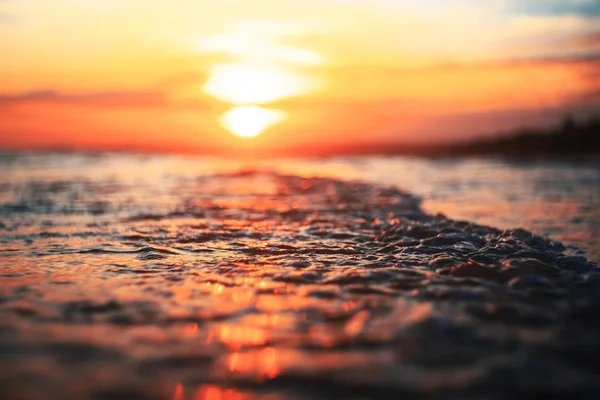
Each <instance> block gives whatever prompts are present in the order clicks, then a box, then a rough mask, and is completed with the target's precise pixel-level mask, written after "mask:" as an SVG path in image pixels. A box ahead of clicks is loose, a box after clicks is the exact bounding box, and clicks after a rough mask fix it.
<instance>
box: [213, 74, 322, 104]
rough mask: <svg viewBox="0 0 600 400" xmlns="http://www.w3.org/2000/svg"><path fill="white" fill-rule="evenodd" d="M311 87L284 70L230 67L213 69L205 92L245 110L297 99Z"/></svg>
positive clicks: (304, 80)
mask: <svg viewBox="0 0 600 400" xmlns="http://www.w3.org/2000/svg"><path fill="white" fill-rule="evenodd" d="M309 87H310V85H309V83H308V81H307V80H306V79H303V78H301V77H299V76H297V75H295V74H293V73H291V72H288V71H286V70H285V69H281V68H277V67H273V66H263V65H253V64H248V63H231V64H222V65H218V66H216V67H215V68H213V69H212V71H211V72H210V78H209V79H208V81H207V82H206V84H205V85H204V87H203V89H204V92H205V93H207V94H209V95H211V96H213V97H215V98H217V99H220V100H222V101H225V102H227V103H230V104H235V105H239V106H242V105H253V104H266V103H272V102H274V101H277V100H279V99H283V98H286V97H293V96H295V95H298V94H300V93H302V92H304V91H306V90H307V89H309Z"/></svg>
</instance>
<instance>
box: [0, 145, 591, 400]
mask: <svg viewBox="0 0 600 400" xmlns="http://www.w3.org/2000/svg"><path fill="white" fill-rule="evenodd" d="M599 238H600V163H599V162H592V161H590V162H585V163H583V162H579V163H569V162H566V161H506V160H504V161H503V160H483V159H444V160H430V159H420V158H401V157H391V158H387V157H386V158H384V157H362V158H332V159H293V160H269V161H265V160H258V161H257V160H254V161H232V160H224V159H216V158H208V157H188V156H142V155H124V154H98V155H85V154H33V153H32V154H14V153H3V154H0V398H2V399H7V400H13V399H84V398H85V399H114V398H118V399H146V398H149V399H175V400H177V399H179V400H182V399H254V398H269V399H287V398H292V399H319V398H323V399H324V398H356V399H359V398H360V399H362V398H422V397H424V396H427V397H430V398H474V399H475V398H477V399H482V398H506V397H509V396H533V395H565V396H566V395H568V396H570V397H571V398H579V397H580V398H593V397H596V396H599V395H600V382H598V380H597V373H598V371H599V370H600V364H599V363H598V360H597V357H595V356H594V355H595V354H597V353H598V351H600V323H599V322H598V318H597V316H598V315H599V313H600V301H599V300H600V274H599V270H598V264H597V263H598V261H600V240H599Z"/></svg>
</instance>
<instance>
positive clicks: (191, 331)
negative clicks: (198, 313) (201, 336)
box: [183, 322, 198, 337]
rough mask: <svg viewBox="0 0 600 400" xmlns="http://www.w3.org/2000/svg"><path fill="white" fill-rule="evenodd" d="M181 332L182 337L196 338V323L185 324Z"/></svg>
mask: <svg viewBox="0 0 600 400" xmlns="http://www.w3.org/2000/svg"><path fill="white" fill-rule="evenodd" d="M183 332H184V336H187V337H191V336H196V335H197V334H198V323H197V322H193V323H190V324H187V325H186V326H185V328H184V331H183Z"/></svg>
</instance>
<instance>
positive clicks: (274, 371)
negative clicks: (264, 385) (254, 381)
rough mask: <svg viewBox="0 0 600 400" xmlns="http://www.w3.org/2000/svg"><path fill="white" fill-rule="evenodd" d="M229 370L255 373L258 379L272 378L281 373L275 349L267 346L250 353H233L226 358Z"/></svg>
mask: <svg viewBox="0 0 600 400" xmlns="http://www.w3.org/2000/svg"><path fill="white" fill-rule="evenodd" d="M227 368H228V369H229V371H231V372H237V373H243V374H256V376H257V378H258V379H259V380H262V379H273V378H275V377H277V376H278V375H279V374H280V373H281V369H280V367H279V363H278V357H277V350H276V349H274V348H272V347H268V348H265V349H262V350H260V351H256V352H252V353H233V354H231V355H229V358H228V359H227Z"/></svg>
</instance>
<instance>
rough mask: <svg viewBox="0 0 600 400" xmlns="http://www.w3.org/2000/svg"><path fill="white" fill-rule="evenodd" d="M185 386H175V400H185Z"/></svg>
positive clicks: (179, 384)
mask: <svg viewBox="0 0 600 400" xmlns="http://www.w3.org/2000/svg"><path fill="white" fill-rule="evenodd" d="M183 395H184V392H183V385H182V384H181V383H178V384H177V386H175V393H173V400H183Z"/></svg>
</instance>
